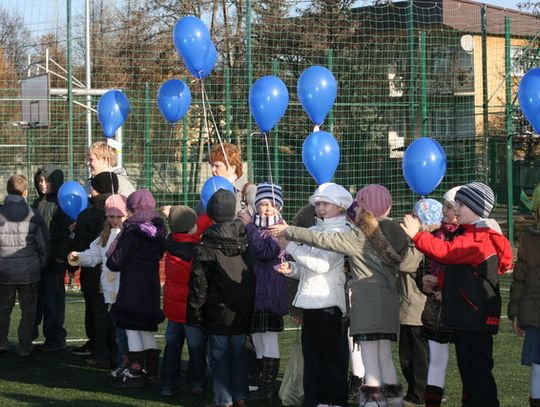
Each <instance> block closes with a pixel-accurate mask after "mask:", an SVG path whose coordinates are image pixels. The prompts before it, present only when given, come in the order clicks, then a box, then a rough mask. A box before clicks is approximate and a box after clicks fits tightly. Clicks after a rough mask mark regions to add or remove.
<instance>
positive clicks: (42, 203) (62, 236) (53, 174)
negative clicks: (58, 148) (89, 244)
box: [32, 164, 73, 272]
mask: <svg viewBox="0 0 540 407" xmlns="http://www.w3.org/2000/svg"><path fill="white" fill-rule="evenodd" d="M41 176H44V177H45V178H47V179H48V180H49V182H50V183H51V193H49V194H47V195H43V194H42V193H41V192H40V189H39V179H40V177H41ZM63 183H64V173H63V172H62V170H61V169H60V167H58V166H56V165H53V164H46V165H44V166H43V167H41V168H39V169H38V170H37V172H36V173H35V175H34V185H35V187H36V190H37V193H38V195H39V198H37V199H36V200H34V202H33V203H32V208H34V209H35V210H37V211H38V212H39V214H40V215H41V216H42V217H43V220H44V221H45V225H46V226H47V228H48V229H49V234H50V236H51V255H50V257H49V262H58V263H65V262H66V257H67V254H68V253H69V246H70V244H71V239H70V234H71V231H70V229H69V226H70V225H71V224H72V223H73V220H71V219H70V218H69V216H68V215H66V214H65V213H64V211H62V209H61V208H60V206H59V205H58V199H57V194H58V190H59V189H60V187H61V186H62V184H63ZM48 270H49V268H45V269H44V272H47V271H48ZM50 270H54V268H50Z"/></svg>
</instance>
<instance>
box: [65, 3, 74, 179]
mask: <svg viewBox="0 0 540 407" xmlns="http://www.w3.org/2000/svg"><path fill="white" fill-rule="evenodd" d="M66 13H67V16H66V20H67V21H66V23H67V24H66V25H67V27H66V29H67V103H68V175H69V178H70V179H73V64H72V62H73V61H72V49H71V47H72V44H71V0H67V2H66Z"/></svg>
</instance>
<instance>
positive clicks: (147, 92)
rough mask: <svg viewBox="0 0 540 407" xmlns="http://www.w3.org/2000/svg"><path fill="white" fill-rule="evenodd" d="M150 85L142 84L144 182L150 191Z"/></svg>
mask: <svg viewBox="0 0 540 407" xmlns="http://www.w3.org/2000/svg"><path fill="white" fill-rule="evenodd" d="M150 154H151V152H150V85H149V84H148V82H147V83H145V84H144V181H145V184H146V189H148V190H150V189H152V162H151V160H152V156H151V155H150Z"/></svg>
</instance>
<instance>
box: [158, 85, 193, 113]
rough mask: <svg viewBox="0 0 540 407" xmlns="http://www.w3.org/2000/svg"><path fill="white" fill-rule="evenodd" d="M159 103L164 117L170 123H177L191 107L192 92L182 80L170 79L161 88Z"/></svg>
mask: <svg viewBox="0 0 540 407" xmlns="http://www.w3.org/2000/svg"><path fill="white" fill-rule="evenodd" d="M157 101H158V106H159V110H160V111H161V114H162V115H163V117H165V119H166V120H167V121H168V122H169V123H176V122H177V121H178V120H180V119H181V118H182V117H184V116H185V114H186V113H187V111H188V110H189V107H190V106H191V92H190V91H189V88H188V86H187V85H186V84H185V83H184V82H183V81H181V80H180V79H169V80H168V81H165V82H163V84H162V85H161V86H160V87H159V91H158V95H157Z"/></svg>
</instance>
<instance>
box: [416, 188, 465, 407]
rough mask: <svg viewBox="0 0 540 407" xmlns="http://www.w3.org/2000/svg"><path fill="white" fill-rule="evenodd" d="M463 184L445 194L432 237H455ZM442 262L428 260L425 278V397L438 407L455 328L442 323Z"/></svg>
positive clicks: (428, 403)
mask: <svg viewBox="0 0 540 407" xmlns="http://www.w3.org/2000/svg"><path fill="white" fill-rule="evenodd" d="M459 188H460V187H454V188H452V189H450V190H448V191H446V193H445V194H444V196H443V200H444V205H443V207H442V215H443V217H442V222H441V225H440V227H439V228H437V229H435V230H434V231H433V232H431V233H432V234H433V236H435V237H437V238H439V239H442V240H452V239H453V238H454V237H456V236H457V235H458V234H459V232H460V229H459V224H458V221H457V217H456V200H455V197H456V192H457V191H458V190H459ZM444 268H445V266H444V265H443V264H440V263H437V262H435V261H433V260H431V259H427V261H426V264H425V268H424V277H423V280H425V281H426V283H427V285H426V290H424V289H422V291H424V292H425V293H426V294H427V298H426V305H425V307H424V311H423V312H422V323H423V333H424V337H425V338H426V339H427V341H428V348H429V366H428V375H427V382H426V391H425V394H424V400H425V404H426V406H427V407H438V406H440V405H441V402H442V398H443V394H444V385H445V378H446V368H447V367H448V356H449V344H450V342H453V341H454V340H453V336H452V331H451V330H449V329H447V328H446V327H442V326H441V314H440V311H441V301H442V296H441V291H440V290H441V287H442V286H443V285H444ZM433 281H434V282H437V283H438V282H439V281H440V282H441V285H440V286H438V287H436V288H437V289H436V290H432V289H431V285H430V282H433Z"/></svg>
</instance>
